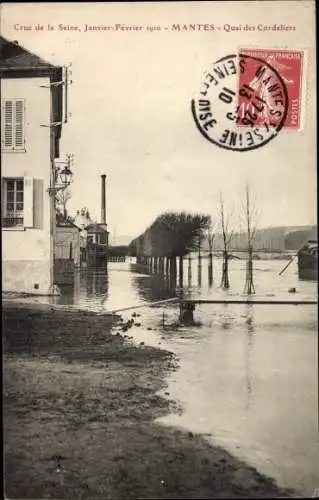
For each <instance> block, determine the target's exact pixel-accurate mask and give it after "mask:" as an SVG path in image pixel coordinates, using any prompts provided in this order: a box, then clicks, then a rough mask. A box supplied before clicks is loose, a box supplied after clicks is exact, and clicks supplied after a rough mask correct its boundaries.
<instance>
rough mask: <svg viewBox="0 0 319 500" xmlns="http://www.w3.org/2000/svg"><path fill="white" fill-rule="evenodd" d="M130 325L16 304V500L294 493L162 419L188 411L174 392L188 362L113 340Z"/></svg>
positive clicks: (10, 487)
mask: <svg viewBox="0 0 319 500" xmlns="http://www.w3.org/2000/svg"><path fill="white" fill-rule="evenodd" d="M118 321H120V318H119V317H115V316H108V315H104V316H97V315H95V314H93V313H89V312H79V311H68V310H63V309H59V308H51V307H41V306H37V307H35V306H27V305H23V306H19V304H13V303H11V304H10V303H5V304H4V308H3V322H4V385H3V393H4V444H5V491H6V496H7V497H8V498H30V499H31V498H32V499H36V498H67V499H70V500H72V499H82V498H83V499H84V498H85V499H95V498H96V499H98V498H100V499H121V498H123V499H124V498H213V497H214V498H222V497H232V498H266V497H277V498H278V497H288V496H292V492H291V491H287V490H282V489H279V488H278V487H277V486H276V484H275V483H274V481H273V480H271V479H269V478H266V477H265V476H263V475H261V474H259V473H258V472H257V471H256V470H255V469H253V468H251V467H249V466H247V465H246V464H245V463H244V462H242V461H240V460H238V459H236V458H234V457H233V456H231V455H230V454H229V453H228V452H226V451H225V450H223V449H221V448H219V447H217V446H216V447H215V446H212V445H211V444H209V443H208V442H207V441H206V440H205V437H204V436H201V435H194V434H193V433H191V432H186V431H181V430H178V429H175V428H173V427H166V426H161V425H159V424H158V423H155V421H154V420H155V418H157V417H159V416H164V415H165V414H168V413H169V412H177V411H180V409H179V408H178V407H177V404H176V403H175V402H174V401H172V400H170V396H169V394H167V393H165V388H166V385H165V374H166V373H167V372H168V371H169V370H175V369H176V367H177V362H176V359H175V358H174V357H173V355H172V354H171V353H170V352H168V351H165V350H161V349H157V348H154V347H146V346H145V345H140V346H135V345H133V344H132V343H131V342H130V339H129V335H130V332H129V331H128V332H127V334H126V338H124V332H123V335H119V334H118V335H113V334H112V333H111V328H112V327H113V325H114V324H115V323H116V322H118ZM124 330H125V328H124ZM190 390H191V388H190Z"/></svg>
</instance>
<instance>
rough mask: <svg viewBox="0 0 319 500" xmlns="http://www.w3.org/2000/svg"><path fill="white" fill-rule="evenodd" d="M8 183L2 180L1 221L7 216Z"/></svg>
mask: <svg viewBox="0 0 319 500" xmlns="http://www.w3.org/2000/svg"><path fill="white" fill-rule="evenodd" d="M6 198H7V197H6V181H5V179H4V178H3V177H2V178H1V219H2V218H3V217H5V215H6V208H5V207H6Z"/></svg>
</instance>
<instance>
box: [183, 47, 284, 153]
mask: <svg viewBox="0 0 319 500" xmlns="http://www.w3.org/2000/svg"><path fill="white" fill-rule="evenodd" d="M287 112H288V92H287V89H286V86H285V84H284V81H283V79H282V77H281V76H280V74H279V73H278V71H277V70H276V69H275V68H273V67H272V66H271V65H270V64H269V63H268V62H266V61H264V60H263V59H259V58H257V57H252V56H248V55H245V54H232V55H228V56H225V57H223V58H221V59H218V61H216V62H215V63H213V65H212V67H211V68H210V70H209V71H207V72H206V73H205V77H204V80H203V82H202V85H201V87H200V90H199V91H198V92H197V94H196V96H195V97H194V99H193V100H192V113H193V117H194V120H195V124H196V126H197V128H198V130H199V131H200V132H201V134H202V135H203V136H204V137H205V138H206V139H207V140H208V141H210V142H212V143H213V144H215V145H216V146H219V147H221V148H224V149H229V150H232V151H242V152H243V151H250V150H253V149H257V148H259V147H261V146H264V145H265V144H267V143H268V142H269V141H271V140H272V139H274V137H276V136H277V134H278V132H279V131H280V130H281V129H282V127H283V125H284V123H285V119H286V117H287Z"/></svg>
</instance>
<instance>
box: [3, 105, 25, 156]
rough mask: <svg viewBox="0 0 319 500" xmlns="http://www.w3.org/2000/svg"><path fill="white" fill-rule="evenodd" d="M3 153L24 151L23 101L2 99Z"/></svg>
mask: <svg viewBox="0 0 319 500" xmlns="http://www.w3.org/2000/svg"><path fill="white" fill-rule="evenodd" d="M1 115H2V126H1V130H2V137H1V145H2V150H3V151H24V150H25V104H24V99H4V100H3V103H2V113H1Z"/></svg>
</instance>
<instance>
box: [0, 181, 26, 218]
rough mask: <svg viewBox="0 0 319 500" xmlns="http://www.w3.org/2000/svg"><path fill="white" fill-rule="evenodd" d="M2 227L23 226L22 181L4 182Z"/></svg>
mask: <svg viewBox="0 0 319 500" xmlns="http://www.w3.org/2000/svg"><path fill="white" fill-rule="evenodd" d="M4 195H5V200H4V202H5V203H4V214H3V215H4V217H3V220H2V225H3V226H4V227H13V226H23V221H24V217H23V213H24V182H23V179H6V180H5V192H4Z"/></svg>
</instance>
